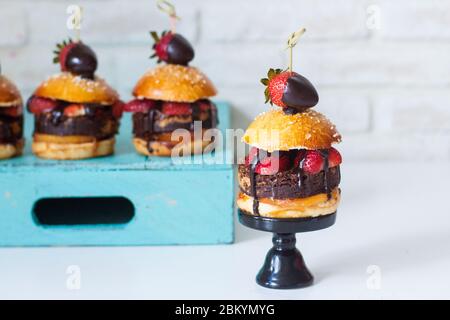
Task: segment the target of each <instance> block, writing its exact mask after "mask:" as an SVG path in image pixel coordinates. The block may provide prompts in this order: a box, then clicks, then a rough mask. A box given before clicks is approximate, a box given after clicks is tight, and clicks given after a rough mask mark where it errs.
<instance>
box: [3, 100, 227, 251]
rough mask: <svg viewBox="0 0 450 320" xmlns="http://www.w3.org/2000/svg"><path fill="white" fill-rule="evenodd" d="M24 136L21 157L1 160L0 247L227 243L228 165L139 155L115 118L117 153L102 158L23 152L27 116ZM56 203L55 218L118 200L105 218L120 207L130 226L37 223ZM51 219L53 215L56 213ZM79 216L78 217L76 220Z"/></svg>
mask: <svg viewBox="0 0 450 320" xmlns="http://www.w3.org/2000/svg"><path fill="white" fill-rule="evenodd" d="M217 106H218V110H219V113H218V114H219V120H220V124H219V128H220V129H221V130H222V132H224V131H225V129H226V128H229V127H230V108H229V106H228V105H227V104H226V103H223V102H218V103H217ZM25 131H26V137H27V147H26V150H25V154H24V156H23V157H20V158H16V159H12V160H7V161H1V162H0V246H72V245H82V246H85V245H86V246H87V245H100V246H101V245H111V246H116V245H117V246H119V245H122V246H128V245H174V244H222V243H232V242H233V239H234V223H233V212H234V190H233V188H234V183H233V180H234V173H233V166H232V164H229V163H230V162H227V163H228V164H227V163H222V164H207V163H204V162H202V161H201V158H200V157H201V156H193V157H191V158H190V160H191V163H190V164H176V163H174V162H173V161H172V159H170V158H158V157H143V156H140V155H138V154H136V153H135V152H134V148H133V146H132V143H131V119H130V116H129V115H126V116H125V117H124V119H123V120H122V125H121V130H120V132H121V134H120V135H119V136H118V139H117V145H116V154H115V155H114V156H111V157H105V158H97V159H90V160H83V161H48V160H40V159H37V158H35V157H34V156H33V155H32V154H31V151H30V139H31V138H30V137H31V131H32V118H31V117H27V119H26V129H25ZM213 156H214V157H215V158H216V159H218V158H222V159H225V158H226V157H230V156H231V157H232V146H225V148H224V150H219V151H216V154H215V155H213ZM209 159H210V160H211V159H212V158H209ZM48 199H52V200H51V201H50V200H48ZM63 199H65V200H64V201H66V200H68V201H69V200H72V202H70V203H69V204H68V205H69V207H66V208H67V210H62V211H61V212H60V214H61V216H59V217H60V218H61V217H62V216H63V215H64V212H63V211H67V212H69V211H70V212H72V214H73V211H74V210H73V208H76V207H77V206H76V205H75V206H74V203H73V200H76V202H75V204H78V203H79V204H81V203H83V201H86V200H90V201H92V200H95V201H96V199H102V202H103V203H104V202H108V199H111V201H113V200H114V201H116V200H117V201H119V202H120V201H122V202H120V203H121V204H119V205H117V206H116V205H115V204H114V203H115V202H111V203H110V206H111V205H113V206H115V207H114V210H112V211H111V208H109V209H108V210H110V212H111V213H114V214H111V216H114V215H116V214H118V215H119V216H121V215H120V214H121V213H120V212H116V211H120V210H125V209H124V207H127V204H128V207H127V208H128V209H130V208H131V209H132V211H133V212H132V213H131V214H132V216H128V217H129V218H130V217H131V219H130V220H129V221H128V220H127V221H121V220H120V219H119V220H118V221H119V222H117V221H114V223H113V222H109V221H108V222H101V223H98V222H96V223H93V224H89V223H87V224H64V223H62V224H61V223H59V224H55V223H47V222H48V221H46V220H45V219H42V218H40V216H39V213H40V211H39V210H41V209H42V208H45V205H44V206H40V205H39V204H41V203H47V204H48V203H54V202H55V201H56V202H58V201H59V202H61V201H63ZM125 199H126V200H125ZM46 201H47V202H46ZM52 201H53V202H52ZM65 203H66V204H67V202H65ZM110 206H109V207H110ZM38 208H39V209H38ZM53 208H54V207H53ZM116 208H117V210H116ZM69 209H70V210H69ZM42 210H43V212H44V213H45V210H44V209H42ZM52 214H53V217H54V216H55V212H53V213H52ZM58 214H59V213H58V212H56V216H57V215H58ZM50 216H52V215H50ZM81 216H82V213H79V216H78V217H81ZM44 217H45V215H44ZM123 217H124V216H123ZM124 219H125V218H124ZM43 221H44V222H43ZM101 221H103V220H101Z"/></svg>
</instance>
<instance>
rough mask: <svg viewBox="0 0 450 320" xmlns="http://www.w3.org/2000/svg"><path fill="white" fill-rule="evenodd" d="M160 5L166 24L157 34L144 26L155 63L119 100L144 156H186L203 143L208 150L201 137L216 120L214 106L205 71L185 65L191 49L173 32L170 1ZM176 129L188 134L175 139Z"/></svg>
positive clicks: (210, 143) (202, 147) (213, 90)
mask: <svg viewBox="0 0 450 320" xmlns="http://www.w3.org/2000/svg"><path fill="white" fill-rule="evenodd" d="M166 4H167V3H166ZM164 11H165V12H168V13H169V16H170V19H171V22H172V28H171V30H170V31H164V32H163V33H162V34H160V35H159V34H158V33H157V32H155V31H152V32H150V35H151V37H152V38H153V40H154V44H153V51H154V52H153V54H152V56H151V57H150V58H156V59H157V64H158V65H157V66H156V67H155V68H153V69H151V70H149V71H147V72H146V73H145V74H144V75H143V76H142V77H141V78H140V79H139V80H138V82H137V84H136V86H135V87H134V90H133V96H134V99H133V100H131V101H129V102H128V103H127V104H125V106H124V111H125V112H131V113H132V114H133V115H132V119H133V136H134V138H133V144H134V146H135V148H136V151H137V152H138V153H139V154H142V155H146V156H163V157H168V156H188V155H191V154H199V153H202V152H203V151H204V150H206V149H207V148H208V147H210V148H209V150H213V149H214V148H213V140H212V139H211V138H205V139H204V134H205V133H206V132H207V131H208V130H213V129H215V128H216V127H217V124H218V117H217V107H216V105H215V104H214V102H212V101H211V100H210V98H211V97H212V96H214V95H216V93H217V90H216V88H215V87H214V85H213V84H212V82H211V80H209V79H208V77H207V76H206V75H205V74H203V73H202V72H201V71H200V70H199V69H198V68H196V67H193V66H191V65H190V62H191V61H192V60H193V59H194V49H193V48H192V46H191V44H190V43H189V41H188V40H187V39H186V38H184V37H183V36H182V35H181V34H179V33H176V32H175V25H174V22H175V20H176V18H177V17H176V16H175V12H174V7H173V6H171V5H170V10H169V11H166V10H164ZM179 130H185V133H186V135H185V136H187V137H189V139H187V140H186V139H184V140H183V141H179V140H180V139H179V138H177V136H174V135H173V133H174V132H175V131H178V132H179ZM195 130H198V132H197V133H196V131H195Z"/></svg>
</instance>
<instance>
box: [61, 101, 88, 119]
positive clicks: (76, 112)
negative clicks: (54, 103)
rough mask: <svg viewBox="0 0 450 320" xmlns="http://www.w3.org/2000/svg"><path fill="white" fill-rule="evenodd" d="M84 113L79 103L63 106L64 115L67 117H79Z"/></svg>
mask: <svg viewBox="0 0 450 320" xmlns="http://www.w3.org/2000/svg"><path fill="white" fill-rule="evenodd" d="M85 114H86V112H85V110H84V107H83V106H82V105H81V104H71V105H68V106H67V107H65V108H64V115H65V116H68V117H80V116H84V115H85Z"/></svg>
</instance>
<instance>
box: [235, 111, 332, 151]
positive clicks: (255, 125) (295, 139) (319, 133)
mask: <svg viewBox="0 0 450 320" xmlns="http://www.w3.org/2000/svg"><path fill="white" fill-rule="evenodd" d="M242 141H243V142H245V143H247V144H249V145H251V146H254V147H257V148H258V149H263V150H266V151H268V152H274V151H288V150H293V149H309V150H314V149H329V148H330V147H331V145H332V144H335V143H339V142H341V135H340V134H339V132H338V131H337V130H336V126H335V125H334V124H333V123H331V121H330V120H328V119H327V118H326V117H325V116H324V115H323V114H321V113H319V112H317V111H314V110H307V111H305V112H300V113H295V114H286V113H285V112H284V111H283V110H280V109H276V110H274V109H272V110H270V111H267V112H265V113H262V114H260V115H259V116H258V117H256V119H255V120H254V121H253V122H252V123H251V124H250V126H249V127H248V129H247V131H246V132H245V134H244V137H243V138H242Z"/></svg>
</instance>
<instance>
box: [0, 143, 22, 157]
mask: <svg viewBox="0 0 450 320" xmlns="http://www.w3.org/2000/svg"><path fill="white" fill-rule="evenodd" d="M24 145H25V140H24V139H20V140H19V141H17V142H16V143H15V144H10V143H8V144H0V160H3V159H10V158H14V157H17V156H20V155H21V154H22V151H23V146H24Z"/></svg>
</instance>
